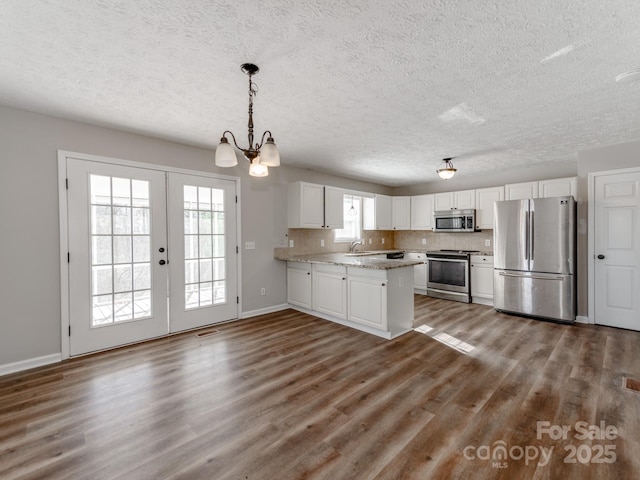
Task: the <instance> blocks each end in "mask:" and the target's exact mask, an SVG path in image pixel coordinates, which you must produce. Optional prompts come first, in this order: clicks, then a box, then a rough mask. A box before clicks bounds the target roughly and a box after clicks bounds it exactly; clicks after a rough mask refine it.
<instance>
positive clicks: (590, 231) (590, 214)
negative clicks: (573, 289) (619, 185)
mask: <svg viewBox="0 0 640 480" xmlns="http://www.w3.org/2000/svg"><path fill="white" fill-rule="evenodd" d="M624 173H640V168H639V167H631V168H619V169H614V170H599V171H597V172H589V173H588V174H587V205H588V208H587V224H588V227H587V258H588V261H587V266H588V268H587V279H588V282H587V285H588V286H587V288H588V295H587V297H588V306H587V308H588V309H589V311H588V315H587V317H586V318H587V322H588V323H590V324H595V323H596V321H597V318H596V303H595V302H596V281H595V280H596V279H595V270H596V266H595V241H596V236H595V235H596V233H595V232H596V225H595V216H596V200H595V198H596V197H595V193H596V178H597V177H604V176H607V175H617V174H624ZM583 318H584V317H583Z"/></svg>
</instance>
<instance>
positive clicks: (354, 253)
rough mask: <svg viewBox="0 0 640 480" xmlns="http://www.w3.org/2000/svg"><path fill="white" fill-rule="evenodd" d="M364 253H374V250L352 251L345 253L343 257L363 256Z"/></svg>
mask: <svg viewBox="0 0 640 480" xmlns="http://www.w3.org/2000/svg"><path fill="white" fill-rule="evenodd" d="M366 255H376V252H353V253H345V254H344V256H345V257H364V256H366Z"/></svg>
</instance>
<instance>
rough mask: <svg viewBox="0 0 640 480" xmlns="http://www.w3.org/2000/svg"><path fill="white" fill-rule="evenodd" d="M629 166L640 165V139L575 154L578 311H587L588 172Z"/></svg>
mask: <svg viewBox="0 0 640 480" xmlns="http://www.w3.org/2000/svg"><path fill="white" fill-rule="evenodd" d="M631 167H640V142H631V143H621V144H618V145H610V146H607V147H600V148H595V149H593V150H585V151H583V152H580V153H579V154H578V198H577V201H578V239H577V242H578V315H584V316H587V315H588V314H589V303H588V302H589V296H588V295H589V289H588V282H589V272H588V267H589V257H588V246H589V244H588V236H587V233H588V221H589V198H588V188H589V187H588V175H589V173H591V172H601V171H605V170H616V169H620V168H631Z"/></svg>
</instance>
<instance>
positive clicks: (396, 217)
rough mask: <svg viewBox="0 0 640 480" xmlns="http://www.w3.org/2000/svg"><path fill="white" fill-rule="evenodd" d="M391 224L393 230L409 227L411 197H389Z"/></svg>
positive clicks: (408, 228)
mask: <svg viewBox="0 0 640 480" xmlns="http://www.w3.org/2000/svg"><path fill="white" fill-rule="evenodd" d="M391 226H392V228H393V229H394V230H410V229H411V197H391Z"/></svg>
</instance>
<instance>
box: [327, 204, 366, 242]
mask: <svg viewBox="0 0 640 480" xmlns="http://www.w3.org/2000/svg"><path fill="white" fill-rule="evenodd" d="M342 208H343V212H344V228H342V229H339V230H334V232H335V233H334V235H335V236H334V239H335V241H336V242H353V241H354V240H360V239H361V238H362V197H358V196H356V195H343V201H342Z"/></svg>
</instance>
